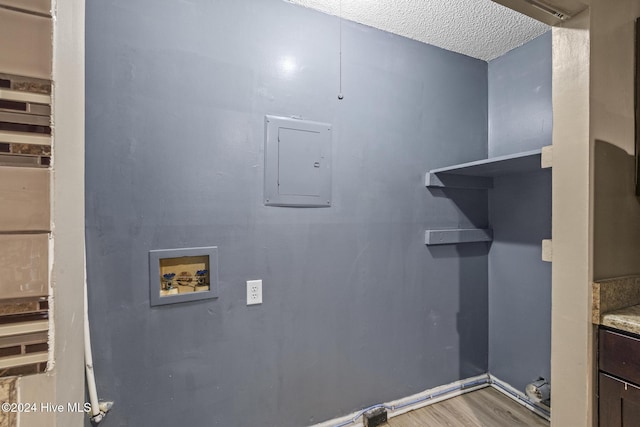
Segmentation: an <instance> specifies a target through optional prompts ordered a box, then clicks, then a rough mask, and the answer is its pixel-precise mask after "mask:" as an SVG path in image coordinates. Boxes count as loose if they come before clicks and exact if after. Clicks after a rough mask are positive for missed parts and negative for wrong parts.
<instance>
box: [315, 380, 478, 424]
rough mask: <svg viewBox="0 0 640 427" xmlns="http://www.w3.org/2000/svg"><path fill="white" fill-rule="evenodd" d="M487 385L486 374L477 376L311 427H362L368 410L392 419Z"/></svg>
mask: <svg viewBox="0 0 640 427" xmlns="http://www.w3.org/2000/svg"><path fill="white" fill-rule="evenodd" d="M489 385H490V378H489V375H488V374H483V375H478V376H476V377H471V378H467V379H464V380H460V381H455V382H452V383H450V384H446V385H442V386H439V387H435V388H432V389H429V390H425V391H423V392H420V393H417V394H414V395H411V396H408V397H405V398H402V399H398V400H394V401H392V402H388V403H380V404H378V405H373V406H370V407H368V408H365V409H363V410H360V411H357V412H353V413H352V414H349V415H346V416H344V417H340V418H335V419H333V420H329V421H325V422H322V423H319V424H314V425H313V426H311V427H347V426H349V427H362V426H363V420H362V414H363V413H365V412H366V411H369V410H370V409H374V408H379V407H385V408H386V409H387V417H388V418H393V417H397V416H398V415H402V414H404V413H407V412H410V411H414V410H416V409H420V408H423V407H425V406H428V405H433V404H434V403H438V402H442V401H443V400H447V399H451V398H452V397H456V396H460V395H462V394H465V393H470V392H472V391H475V390H479V389H481V388H485V387H489Z"/></svg>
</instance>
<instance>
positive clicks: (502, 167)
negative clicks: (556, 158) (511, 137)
mask: <svg viewBox="0 0 640 427" xmlns="http://www.w3.org/2000/svg"><path fill="white" fill-rule="evenodd" d="M541 163H542V150H541V149H538V150H532V151H525V152H522V153H516V154H509V155H506V156H499V157H493V158H490V159H484V160H477V161H474V162H468V163H462V164H458V165H453V166H447V167H444V168H439V169H432V170H430V171H429V172H427V175H426V179H425V185H426V186H427V187H432V188H433V187H436V188H437V187H445V188H446V187H449V188H469V189H489V188H492V187H493V177H496V176H503V175H510V174H514V173H525V172H533V171H536V170H540V169H541V167H542V164H541Z"/></svg>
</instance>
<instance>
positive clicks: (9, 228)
mask: <svg viewBox="0 0 640 427" xmlns="http://www.w3.org/2000/svg"><path fill="white" fill-rule="evenodd" d="M49 186H50V184H49V171H48V170H47V169H35V168H25V167H0V200H2V209H0V231H3V232H14V231H42V230H47V231H48V230H49V229H50V206H49ZM0 297H3V296H1V295H0Z"/></svg>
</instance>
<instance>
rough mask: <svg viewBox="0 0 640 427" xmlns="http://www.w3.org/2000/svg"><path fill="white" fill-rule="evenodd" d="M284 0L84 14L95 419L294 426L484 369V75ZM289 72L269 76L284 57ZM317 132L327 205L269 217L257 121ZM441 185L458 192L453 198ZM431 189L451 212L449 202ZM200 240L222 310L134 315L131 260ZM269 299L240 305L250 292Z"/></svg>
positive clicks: (104, 6)
mask: <svg viewBox="0 0 640 427" xmlns="http://www.w3.org/2000/svg"><path fill="white" fill-rule="evenodd" d="M338 28H339V27H338V20H337V18H335V17H330V16H327V15H323V14H321V13H318V12H315V11H312V10H308V9H304V8H301V7H298V6H293V5H291V4H288V3H286V2H284V1H281V0H263V1H259V2H258V1H251V0H235V1H224V2H223V1H205V0H202V1H190V2H175V1H169V0H162V1H151V0H146V1H142V0H136V1H128V2H118V1H115V0H89V1H88V2H87V22H86V31H87V34H86V37H87V38H86V43H87V50H86V54H87V56H86V64H87V74H86V78H87V80H86V85H87V94H86V96H87V97H86V100H87V101H86V102H87V105H86V129H87V130H86V132H87V134H86V144H87V146H86V189H87V199H86V216H87V218H86V221H87V261H88V267H87V268H88V280H89V299H90V302H89V305H90V310H91V322H92V334H93V336H92V338H93V347H94V352H95V353H94V362H95V369H96V374H97V377H98V382H99V383H98V385H99V393H100V396H101V397H103V398H105V399H110V400H115V401H116V406H115V407H114V409H113V410H112V412H111V413H110V414H109V416H108V417H107V418H106V420H105V421H103V423H102V424H101V425H104V426H105V427H108V426H143V425H144V426H147V425H148V426H150V425H156V426H171V425H188V426H205V425H206V426H211V425H217V426H225V427H226V426H249V425H265V426H267V425H268V426H278V427H288V426H303V425H309V424H313V423H315V422H318V421H322V420H325V419H330V418H333V417H335V416H338V415H344V414H346V413H349V412H351V411H353V410H356V409H360V408H363V407H366V406H368V405H371V404H375V403H379V402H382V401H387V400H390V399H394V398H399V397H403V396H407V395H410V394H412V393H415V392H419V391H421V390H424V389H428V388H430V387H434V386H437V385H441V384H445V383H448V382H451V381H454V380H457V379H460V378H466V377H469V376H472V375H476V374H480V373H483V372H486V370H487V363H488V361H487V353H488V350H487V343H488V332H487V327H488V325H487V316H488V315H487V307H488V301H487V274H488V273H487V246H486V244H483V243H481V244H471V245H463V246H459V247H455V246H451V247H442V248H427V247H426V246H425V245H424V230H425V229H426V228H431V227H457V226H462V227H464V226H479V227H483V226H486V225H487V222H488V218H487V198H486V195H485V194H484V193H483V192H481V191H480V192H468V191H460V192H457V193H456V194H455V201H454V200H452V199H451V198H450V197H449V196H448V195H445V194H443V192H441V191H433V192H429V191H428V190H427V189H425V187H424V182H423V179H424V173H425V172H426V171H427V170H428V169H431V168H434V167H440V166H445V165H448V164H454V163H458V162H464V161H470V160H475V159H479V158H484V157H486V155H487V64H486V63H485V62H482V61H478V60H474V59H471V58H469V57H465V56H462V55H458V54H454V53H451V52H447V51H444V50H441V49H438V48H435V47H432V46H427V45H424V44H421V43H418V42H414V41H411V40H407V39H405V38H402V37H399V36H394V35H391V34H388V33H384V32H381V31H377V30H374V29H371V28H367V27H364V26H361V25H356V24H353V23H349V22H345V23H344V28H343V31H344V34H343V38H344V47H343V60H344V63H343V66H344V69H343V92H344V95H345V98H344V100H343V101H338V100H337V97H336V95H337V91H338ZM285 57H292V58H294V59H295V64H296V65H295V66H294V67H293V68H294V72H293V73H290V74H287V73H285V72H283V70H282V68H281V63H282V60H283V58H285ZM265 114H274V115H284V116H289V115H300V116H303V117H304V118H307V119H311V120H317V121H326V122H329V123H332V124H333V206H332V207H331V208H325V209H297V208H277V207H265V206H264V205H263V203H262V188H263V182H262V181H263V178H262V177H263V134H264V129H263V116H264V115H265ZM453 191H454V192H455V190H453ZM445 196H446V197H445ZM210 245H216V246H218V248H219V265H220V270H219V280H220V298H219V299H218V300H207V301H201V302H194V303H184V304H179V305H174V306H163V307H153V308H151V307H150V306H149V296H148V264H147V263H148V251H149V250H151V249H165V248H180V247H195V246H210ZM258 278H259V279H262V280H263V281H264V304H262V305H260V306H251V307H247V306H246V305H245V303H246V301H245V281H246V280H248V279H258Z"/></svg>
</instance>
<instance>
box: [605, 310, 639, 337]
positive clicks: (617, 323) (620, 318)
mask: <svg viewBox="0 0 640 427" xmlns="http://www.w3.org/2000/svg"><path fill="white" fill-rule="evenodd" d="M600 324H601V325H603V326H608V327H610V328H615V329H620V330H622V331H625V332H631V333H632V334H638V335H640V304H638V305H632V306H631V307H625V308H621V309H618V310H614V311H611V312H609V313H605V314H604V315H603V316H602V319H601V321H600Z"/></svg>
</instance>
